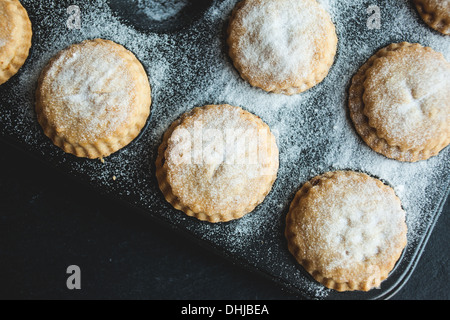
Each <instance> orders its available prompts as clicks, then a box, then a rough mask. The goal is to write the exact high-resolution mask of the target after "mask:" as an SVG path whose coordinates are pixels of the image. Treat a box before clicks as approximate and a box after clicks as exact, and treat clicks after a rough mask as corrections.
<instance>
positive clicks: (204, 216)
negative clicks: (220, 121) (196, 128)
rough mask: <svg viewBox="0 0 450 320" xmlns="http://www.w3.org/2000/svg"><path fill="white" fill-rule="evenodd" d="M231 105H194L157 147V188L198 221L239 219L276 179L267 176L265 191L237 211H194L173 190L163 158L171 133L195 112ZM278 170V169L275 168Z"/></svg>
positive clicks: (256, 203) (258, 202) (179, 208)
mask: <svg viewBox="0 0 450 320" xmlns="http://www.w3.org/2000/svg"><path fill="white" fill-rule="evenodd" d="M222 106H225V107H233V106H230V105H228V104H223V105H205V106H202V107H195V108H194V109H192V110H191V111H188V112H186V113H184V114H183V115H182V116H181V117H180V118H179V119H177V120H175V121H174V122H172V124H171V125H170V127H169V128H168V129H167V130H166V132H165V133H164V135H163V138H162V142H161V144H160V146H159V148H158V156H157V158H156V161H155V165H156V178H157V181H158V185H159V188H160V190H161V192H162V194H163V196H164V198H165V199H166V201H167V202H168V203H170V204H171V205H172V206H173V207H174V208H175V209H177V210H179V211H182V212H184V213H185V214H186V215H188V216H190V217H194V218H196V219H198V220H200V221H206V222H210V223H220V222H229V221H232V220H236V219H240V218H242V217H243V216H245V215H246V214H248V213H250V212H252V211H253V210H254V209H255V208H256V207H257V206H258V205H259V204H261V203H262V202H263V201H264V199H265V198H266V196H267V195H268V194H269V193H270V191H271V190H272V187H273V184H274V182H275V180H276V179H277V173H275V174H274V175H273V176H267V178H266V184H267V186H268V187H267V188H266V190H265V192H263V193H261V194H260V195H259V196H258V197H256V198H255V201H253V202H252V203H250V204H248V205H247V206H242V207H241V208H240V210H237V211H231V210H229V211H226V212H217V213H214V214H209V213H205V212H195V211H193V210H192V209H191V208H190V207H188V206H187V205H185V204H184V203H183V202H182V201H181V200H180V199H179V198H178V197H177V196H176V195H175V194H174V192H173V190H172V187H171V185H170V183H169V182H168V181H167V169H168V168H167V165H165V158H166V155H165V153H166V150H167V147H168V140H169V139H170V137H171V135H172V133H173V132H174V130H175V129H176V128H177V127H178V126H179V125H182V124H183V121H184V120H185V119H186V118H189V117H192V116H195V115H196V114H197V113H200V112H203V110H207V109H209V108H216V107H222ZM234 108H239V109H241V110H242V111H243V112H244V113H245V114H248V116H251V117H256V118H257V119H259V120H260V118H259V117H257V116H255V115H253V114H251V113H249V112H248V111H245V110H244V109H242V108H240V107H234ZM261 123H262V124H263V125H264V126H266V128H267V130H269V132H270V128H269V127H268V126H267V124H265V123H264V122H263V121H262V120H261ZM272 138H273V139H274V143H275V138H274V137H273V135H272ZM278 165H279V164H278V163H277V164H276V166H277V169H278ZM276 171H278V170H276Z"/></svg>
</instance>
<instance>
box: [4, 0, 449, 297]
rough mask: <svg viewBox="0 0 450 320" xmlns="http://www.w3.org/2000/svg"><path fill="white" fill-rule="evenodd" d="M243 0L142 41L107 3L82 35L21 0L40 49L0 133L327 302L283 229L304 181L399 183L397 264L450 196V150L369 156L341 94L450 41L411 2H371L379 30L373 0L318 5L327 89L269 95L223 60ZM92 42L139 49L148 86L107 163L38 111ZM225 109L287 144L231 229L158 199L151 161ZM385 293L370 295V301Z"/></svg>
mask: <svg viewBox="0 0 450 320" xmlns="http://www.w3.org/2000/svg"><path fill="white" fill-rule="evenodd" d="M236 2H237V1H236V0H224V1H219V0H218V1H215V2H214V4H213V5H212V7H211V8H210V9H209V10H208V12H206V14H205V16H204V18H203V19H202V20H200V21H199V22H198V23H196V24H194V25H193V26H192V27H191V28H189V29H188V30H185V31H182V32H179V33H172V34H154V33H146V34H143V33H140V32H138V31H136V30H135V29H133V28H131V27H130V26H127V25H125V24H122V23H121V22H120V21H118V20H117V19H116V18H115V16H114V14H112V12H111V11H110V9H109V7H108V5H107V1H106V0H100V1H95V2H89V3H87V4H86V7H83V8H82V29H80V30H68V29H67V28H66V19H67V16H66V9H67V8H65V7H64V5H62V4H61V1H56V0H52V1H32V0H23V3H24V4H25V5H26V6H27V7H28V8H30V11H31V12H32V15H33V16H34V17H36V19H35V20H36V21H37V22H38V24H36V25H35V26H34V39H35V40H34V48H33V50H32V51H31V52H30V53H31V55H30V57H29V60H28V62H27V64H26V65H25V66H24V67H23V69H21V72H20V73H19V74H18V75H17V78H16V79H17V80H16V81H13V82H10V83H9V86H8V91H7V92H5V90H6V89H5V88H6V86H1V87H0V91H1V94H0V105H1V108H2V112H1V113H0V122H1V124H2V125H1V126H0V132H1V133H2V135H4V136H10V137H14V138H17V139H18V140H19V141H21V142H23V143H24V145H25V146H26V148H27V149H28V150H30V151H32V152H34V153H36V154H38V155H40V156H42V157H43V158H44V159H45V161H48V162H51V163H54V164H55V165H56V166H58V167H60V168H62V169H63V170H64V171H66V172H68V173H69V174H71V175H74V176H77V177H78V178H80V179H82V180H85V181H87V182H88V183H89V184H91V185H93V186H95V187H98V188H99V189H100V190H102V191H103V192H108V193H111V194H113V195H114V196H115V197H116V198H122V199H124V200H125V201H127V202H130V203H132V204H134V205H136V206H138V207H139V208H142V209H143V210H145V211H146V212H148V213H149V214H150V215H152V216H154V217H156V218H157V219H161V220H163V221H166V222H169V223H170V224H171V225H173V226H175V227H178V228H181V229H182V230H185V231H187V232H189V233H191V234H193V235H194V236H195V237H197V238H199V239H201V240H202V241H205V242H207V243H210V244H212V245H213V246H214V247H216V248H220V250H219V251H221V252H224V253H225V255H227V256H231V257H233V258H236V259H238V260H239V261H244V262H245V263H246V264H248V265H249V266H250V267H255V268H257V269H258V270H260V271H262V272H264V273H266V274H269V275H270V276H273V277H274V278H276V279H277V281H281V282H283V283H285V284H286V285H287V286H288V287H291V288H292V289H293V290H295V291H296V292H299V293H300V294H302V295H305V296H307V297H310V298H317V299H321V298H330V297H331V298H332V297H335V296H336V293H335V292H333V291H331V290H328V289H325V288H324V287H323V286H322V285H320V284H318V283H316V282H315V281H313V280H311V279H310V278H308V277H305V275H304V273H303V272H302V270H301V268H299V267H298V265H297V264H296V263H294V261H293V259H292V256H291V255H290V253H289V252H287V249H286V243H285V241H286V240H285V238H284V235H283V231H284V218H285V214H286V212H287V209H288V207H289V204H290V201H291V199H292V197H293V195H294V194H295V192H296V191H297V190H298V189H299V188H300V186H301V185H302V184H303V183H305V182H306V181H308V180H309V179H310V178H311V177H313V176H315V175H317V174H321V173H324V172H326V171H331V170H335V169H352V170H358V171H363V172H367V173H370V174H372V175H373V176H376V177H379V178H381V179H382V180H383V181H385V182H387V183H388V184H390V185H391V186H393V187H394V189H395V191H396V192H397V194H398V196H399V197H400V199H401V201H402V205H403V207H404V209H405V211H406V220H407V224H408V246H407V248H406V254H405V256H404V258H403V260H402V261H405V263H408V262H410V261H411V260H412V259H414V254H415V253H416V252H417V250H418V248H419V246H420V244H421V241H422V240H423V238H424V236H425V235H426V233H427V232H428V230H429V226H430V225H431V223H432V222H433V221H434V220H435V219H436V211H437V210H438V209H439V205H440V203H441V201H442V199H443V198H444V197H445V196H446V193H447V191H448V185H449V179H450V177H449V172H450V167H449V165H450V163H449V161H448V157H449V149H448V148H447V149H444V150H443V151H442V152H441V154H440V155H439V156H437V157H433V158H432V159H430V160H427V161H421V162H418V163H400V162H397V161H394V160H390V159H386V158H384V157H382V156H381V155H379V154H376V153H374V152H373V151H372V150H370V148H368V147H367V146H366V145H365V144H364V143H362V141H361V140H360V138H359V136H358V135H357V133H356V132H355V131H354V129H353V127H352V123H351V121H350V120H349V119H348V117H347V106H346V101H347V100H346V99H347V96H346V88H347V87H348V85H349V83H350V80H351V77H352V76H353V74H354V73H356V71H357V70H358V69H359V67H360V66H361V65H362V64H363V63H364V62H365V61H366V60H367V59H368V58H369V57H370V56H371V55H372V54H374V53H375V52H376V51H377V50H378V49H381V48H382V47H385V46H387V45H389V44H390V43H398V42H401V41H409V42H419V43H421V44H423V45H428V46H431V47H432V48H433V49H435V50H436V51H439V52H442V53H443V54H444V56H445V57H446V58H447V60H449V59H450V41H448V39H447V38H445V37H443V36H441V35H439V34H437V33H435V32H434V31H432V30H431V29H429V28H427V27H426V26H425V25H424V24H423V22H422V21H421V19H420V17H419V16H418V15H417V13H416V11H415V10H414V8H413V7H412V5H411V4H410V3H409V1H382V0H376V1H372V2H373V3H374V4H377V5H378V6H379V7H380V8H381V13H382V21H381V29H379V30H377V29H374V30H369V29H367V27H366V21H367V18H368V14H367V3H366V1H363V0H342V1H330V0H321V1H320V3H321V4H322V5H324V6H325V8H326V9H327V10H328V12H330V14H331V17H332V20H333V21H334V23H335V25H336V28H337V33H338V37H339V48H338V54H337V56H336V61H335V64H334V66H333V67H332V69H331V70H330V73H329V74H328V76H327V78H325V80H324V81H323V82H322V83H321V84H319V85H318V86H316V87H314V88H312V89H311V90H309V91H307V92H305V93H303V94H299V95H294V96H290V97H288V96H284V95H277V94H268V93H265V92H263V91H262V90H258V89H256V88H253V87H251V86H249V85H248V84H247V83H246V82H245V81H244V80H242V78H240V76H239V74H238V73H237V72H236V70H235V69H234V67H233V65H232V63H231V62H230V60H229V57H228V55H227V50H226V45H225V39H224V32H223V31H224V29H225V28H226V26H227V22H228V18H229V16H230V13H231V10H232V9H233V7H234V6H235V4H236ZM49 8H53V9H51V10H49ZM96 37H100V38H104V39H109V40H112V41H115V42H117V43H119V44H122V45H124V46H125V47H126V48H127V49H129V50H130V51H131V52H133V53H134V54H135V55H136V56H137V58H138V59H139V60H140V61H141V62H142V64H143V65H144V67H145V69H146V70H147V72H148V75H149V78H150V81H151V85H152V89H153V92H152V98H153V104H152V115H151V118H150V119H149V125H148V127H147V129H146V130H145V131H144V132H143V134H142V136H141V137H140V138H139V140H137V141H135V142H134V143H132V144H130V145H129V146H128V147H126V148H124V149H123V150H121V151H120V152H118V153H116V154H113V155H111V156H110V157H108V159H106V160H105V162H104V163H101V162H99V161H90V160H80V159H74V158H73V157H71V156H66V155H65V154H63V153H62V151H60V150H58V149H57V148H55V147H53V146H52V145H51V142H50V141H48V139H46V138H45V137H43V134H42V132H41V130H40V128H39V126H38V124H37V123H36V118H35V114H34V108H33V107H34V105H33V97H34V93H35V92H34V88H35V84H36V81H37V78H38V76H39V73H40V71H41V70H42V69H43V67H44V66H45V64H46V63H47V62H48V61H49V59H50V58H51V57H52V56H54V55H55V54H56V53H57V52H59V51H60V50H61V49H63V48H65V47H67V46H68V45H70V44H73V43H78V42H81V41H83V40H85V39H92V38H96ZM219 103H228V104H230V105H235V106H240V107H243V108H244V109H246V110H247V111H250V112H252V113H254V114H256V115H258V116H260V117H261V118H262V119H263V120H264V122H265V123H267V124H268V125H269V126H270V128H271V130H272V132H274V133H275V134H276V137H277V143H278V145H279V148H280V170H279V172H278V179H277V180H276V182H275V184H274V187H273V189H272V192H271V193H270V194H269V195H268V197H267V198H266V199H265V201H264V202H263V203H262V204H261V205H260V206H259V207H258V208H257V209H256V210H255V211H254V212H252V213H250V214H248V215H246V216H245V217H244V218H242V219H240V220H237V221H233V222H231V223H226V224H219V225H211V224H208V223H202V222H198V221H195V220H193V219H191V218H189V217H187V216H186V215H185V214H183V213H180V212H177V211H176V210H173V208H171V207H170V205H168V204H167V203H165V202H164V201H163V200H162V199H161V195H160V191H159V190H158V186H157V184H156V183H155V179H154V169H153V163H154V160H155V158H156V149H157V147H158V146H159V144H160V142H161V137H162V135H163V134H164V132H165V131H166V130H167V128H168V127H169V126H170V124H171V123H172V122H173V121H174V120H175V119H177V118H178V117H179V116H180V115H182V114H183V113H184V112H186V111H190V110H191V109H192V108H193V107H196V106H202V105H205V104H219ZM149 168H150V169H149ZM113 176H115V177H116V178H117V179H116V180H113V179H112V177H113ZM383 292H384V291H382V290H381V291H377V290H375V291H374V292H371V293H368V295H372V296H373V295H377V293H383ZM339 296H342V295H339ZM359 297H360V296H359ZM363 297H367V295H363Z"/></svg>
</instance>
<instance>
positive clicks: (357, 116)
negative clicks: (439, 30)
mask: <svg viewBox="0 0 450 320" xmlns="http://www.w3.org/2000/svg"><path fill="white" fill-rule="evenodd" d="M405 46H419V47H421V48H427V47H423V46H422V45H420V44H418V43H409V42H401V43H392V44H390V45H388V46H387V47H384V48H382V49H380V50H379V51H378V52H376V53H375V54H374V55H372V56H371V57H370V58H369V59H368V60H367V61H366V63H364V64H363V65H362V66H361V67H360V69H359V70H358V71H357V73H356V74H355V75H354V76H353V78H352V82H351V85H350V89H349V98H348V108H349V111H350V118H351V119H352V121H353V124H354V127H355V129H356V131H357V133H358V134H359V136H360V137H361V138H362V139H363V141H364V142H365V143H366V144H367V145H368V146H369V147H370V148H371V149H372V150H374V151H376V152H378V153H380V154H382V155H384V156H386V157H388V158H391V159H394V160H398V161H403V162H417V161H423V160H427V159H429V158H431V157H433V156H436V155H438V154H439V153H440V151H441V150H442V149H443V148H445V147H446V146H447V145H448V144H449V143H450V137H447V139H446V140H445V139H443V140H442V141H441V142H440V143H438V144H437V145H436V146H434V147H433V148H430V149H425V148H424V149H410V150H403V151H402V150H401V149H400V147H398V146H392V145H390V144H389V143H388V142H387V141H386V140H385V139H383V138H381V137H379V136H378V134H377V132H376V129H375V128H373V127H371V126H370V125H369V120H368V118H367V116H366V115H365V114H364V102H363V94H364V81H365V79H366V73H367V72H368V70H370V68H371V67H372V66H373V64H374V63H375V61H376V60H377V59H378V58H381V57H385V56H386V55H388V54H389V52H390V51H395V50H398V49H400V48H402V47H405Z"/></svg>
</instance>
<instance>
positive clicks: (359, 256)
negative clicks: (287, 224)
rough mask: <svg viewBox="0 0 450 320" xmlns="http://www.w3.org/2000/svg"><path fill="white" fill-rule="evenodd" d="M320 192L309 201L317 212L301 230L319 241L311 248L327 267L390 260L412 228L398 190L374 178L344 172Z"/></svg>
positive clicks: (308, 205)
mask: <svg viewBox="0 0 450 320" xmlns="http://www.w3.org/2000/svg"><path fill="white" fill-rule="evenodd" d="M316 191H317V192H318V195H319V196H318V198H314V200H312V199H309V200H308V202H305V203H304V205H305V206H307V208H308V209H307V210H309V211H310V212H312V213H313V214H310V215H308V218H307V219H308V220H305V221H303V225H302V226H301V228H302V230H303V231H304V232H305V233H306V234H307V237H308V238H309V239H313V240H312V241H313V242H312V243H309V246H308V247H309V248H310V249H309V250H311V252H314V255H315V256H316V257H320V259H323V261H324V262H325V263H326V264H325V265H324V268H325V270H327V271H328V272H330V271H332V270H334V269H336V268H352V266H354V265H355V264H359V265H361V264H364V263H368V264H371V263H373V262H372V261H374V259H375V260H380V262H382V263H386V262H387V261H389V259H391V256H394V257H396V256H397V255H398V250H399V248H401V247H402V243H404V241H405V239H404V234H405V232H406V229H405V227H406V226H405V225H404V223H405V212H404V211H403V209H402V208H401V206H400V202H398V201H397V199H396V196H395V194H394V193H392V192H389V191H387V190H384V189H383V188H380V185H379V184H377V182H376V181H375V180H374V179H372V178H369V179H366V178H364V177H360V176H356V175H343V174H339V175H335V176H334V177H333V183H328V184H327V185H326V189H325V188H321V187H318V189H316ZM309 219H310V220H309ZM312 244H314V245H312ZM400 250H401V249H400ZM309 254H311V253H309Z"/></svg>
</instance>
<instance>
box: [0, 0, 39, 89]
mask: <svg viewBox="0 0 450 320" xmlns="http://www.w3.org/2000/svg"><path fill="white" fill-rule="evenodd" d="M32 33H33V32H32V28H31V21H30V19H29V17H28V13H27V11H26V9H25V8H24V7H23V6H22V4H21V3H20V2H19V1H18V0H0V85H1V84H3V83H5V82H6V81H8V80H9V79H10V78H11V77H12V76H13V75H15V74H16V73H17V72H18V71H19V69H20V68H21V67H22V66H23V64H24V63H25V61H26V59H27V58H28V54H29V51H30V47H31V38H32Z"/></svg>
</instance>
